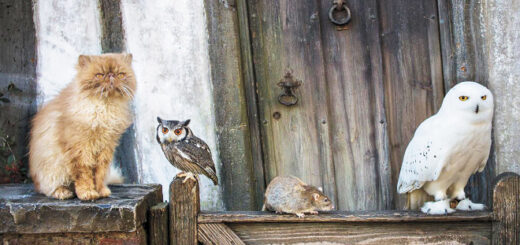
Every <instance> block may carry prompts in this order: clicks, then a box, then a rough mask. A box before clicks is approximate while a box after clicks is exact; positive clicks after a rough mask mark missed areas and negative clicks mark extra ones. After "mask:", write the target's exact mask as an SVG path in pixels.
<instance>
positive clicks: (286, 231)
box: [229, 222, 491, 244]
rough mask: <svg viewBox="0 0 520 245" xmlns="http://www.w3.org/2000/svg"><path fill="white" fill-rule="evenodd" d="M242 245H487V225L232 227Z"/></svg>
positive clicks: (288, 224) (237, 225) (283, 224)
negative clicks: (318, 244)
mask: <svg viewBox="0 0 520 245" xmlns="http://www.w3.org/2000/svg"><path fill="white" fill-rule="evenodd" d="M229 227H230V228H231V229H232V230H233V231H235V233H236V234H237V235H238V236H239V237H240V238H241V239H242V241H244V243H246V244H317V243H325V244H426V243H428V244H490V239H491V223H473V222H460V223H450V224H445V225H441V224H439V223H428V222H426V223H355V224H348V223H255V224H244V223H233V224H229Z"/></svg>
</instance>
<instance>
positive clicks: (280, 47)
mask: <svg viewBox="0 0 520 245" xmlns="http://www.w3.org/2000/svg"><path fill="white" fill-rule="evenodd" d="M248 4H249V5H248V7H249V8H248V9H249V10H250V13H249V16H250V19H249V20H250V22H249V23H250V28H251V41H252V46H253V64H254V70H255V75H256V82H257V86H258V87H257V89H258V103H259V111H260V112H259V115H260V121H261V133H262V144H263V153H264V165H265V169H266V183H268V182H269V181H270V180H272V179H273V178H274V177H276V176H280V175H294V176H297V177H299V178H301V179H302V180H303V181H304V182H306V183H308V184H311V185H315V186H323V188H324V190H325V194H327V195H328V196H329V197H330V198H331V199H332V200H335V199H336V193H337V191H336V183H335V175H334V168H333V163H332V147H331V145H330V144H329V138H330V135H329V125H328V124H329V116H328V110H327V109H326V108H327V107H328V97H327V89H326V81H325V72H324V63H323V51H322V48H321V34H320V21H319V6H318V4H317V2H316V1H307V2H305V4H303V2H301V1H297V0H288V1H248ZM287 71H291V74H292V76H293V77H294V78H295V79H298V80H301V81H302V85H301V86H300V87H299V88H297V89H296V90H295V93H296V96H297V97H298V98H299V101H298V102H297V104H296V105H293V106H285V105H282V104H281V103H279V102H278V96H279V95H280V94H281V93H282V89H281V88H280V87H278V86H277V84H278V82H279V81H280V80H281V79H282V78H283V77H284V75H285V73H286V72H287Z"/></svg>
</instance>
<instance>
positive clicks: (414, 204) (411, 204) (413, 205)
mask: <svg viewBox="0 0 520 245" xmlns="http://www.w3.org/2000/svg"><path fill="white" fill-rule="evenodd" d="M406 198H407V200H406V207H405V209H407V210H419V209H420V208H421V207H422V206H423V205H424V203H425V202H428V201H433V197H432V196H430V195H428V193H426V192H425V191H423V190H422V189H418V190H414V191H411V192H408V194H407V197H406Z"/></svg>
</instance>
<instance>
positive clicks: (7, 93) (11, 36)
mask: <svg viewBox="0 0 520 245" xmlns="http://www.w3.org/2000/svg"><path fill="white" fill-rule="evenodd" d="M0 47H2V48H1V49H0V93H1V94H2V96H0V98H2V101H0V114H1V116H0V131H2V132H1V133H2V134H1V135H0V137H5V136H6V135H8V136H9V137H10V138H11V139H14V141H15V144H14V145H12V146H11V149H12V150H13V152H14V156H15V159H16V160H17V161H18V160H22V161H21V162H20V163H22V162H23V164H18V165H17V166H14V164H13V166H11V167H16V168H18V169H19V170H20V169H27V167H26V166H27V158H26V157H25V156H26V155H27V152H28V148H27V143H28V138H29V137H28V136H29V135H28V132H29V127H30V119H31V117H32V115H33V114H34V113H35V112H36V101H35V100H36V93H37V91H36V87H37V84H36V63H37V57H36V35H35V27H34V21H33V6H32V1H16V0H2V1H0ZM11 84H13V85H14V87H16V88H17V89H13V87H12V86H11V89H9V85H11ZM7 100H9V101H7ZM0 167H1V168H5V167H6V166H4V165H2V166H0ZM19 170H18V171H16V170H14V171H12V172H11V173H6V174H5V175H4V174H3V172H4V171H3V170H2V171H1V172H2V174H1V175H2V176H0V177H3V178H2V179H0V183H2V182H3V183H5V182H22V181H24V180H25V179H26V178H27V177H26V174H27V173H24V172H23V171H19Z"/></svg>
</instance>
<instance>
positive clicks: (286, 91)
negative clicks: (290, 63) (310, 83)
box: [278, 71, 302, 106]
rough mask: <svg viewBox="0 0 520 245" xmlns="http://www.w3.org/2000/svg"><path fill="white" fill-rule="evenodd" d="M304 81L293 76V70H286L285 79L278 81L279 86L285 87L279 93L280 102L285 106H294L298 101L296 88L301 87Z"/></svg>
mask: <svg viewBox="0 0 520 245" xmlns="http://www.w3.org/2000/svg"><path fill="white" fill-rule="evenodd" d="M301 84H302V81H300V80H296V79H294V78H293V76H292V74H291V72H289V71H288V72H286V73H285V75H284V76H283V79H282V80H280V82H278V86H279V87H280V88H282V89H283V91H282V93H281V94H280V95H278V102H280V104H282V105H285V106H292V105H296V103H298V97H296V95H295V94H294V89H296V88H298V87H300V85H301Z"/></svg>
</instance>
